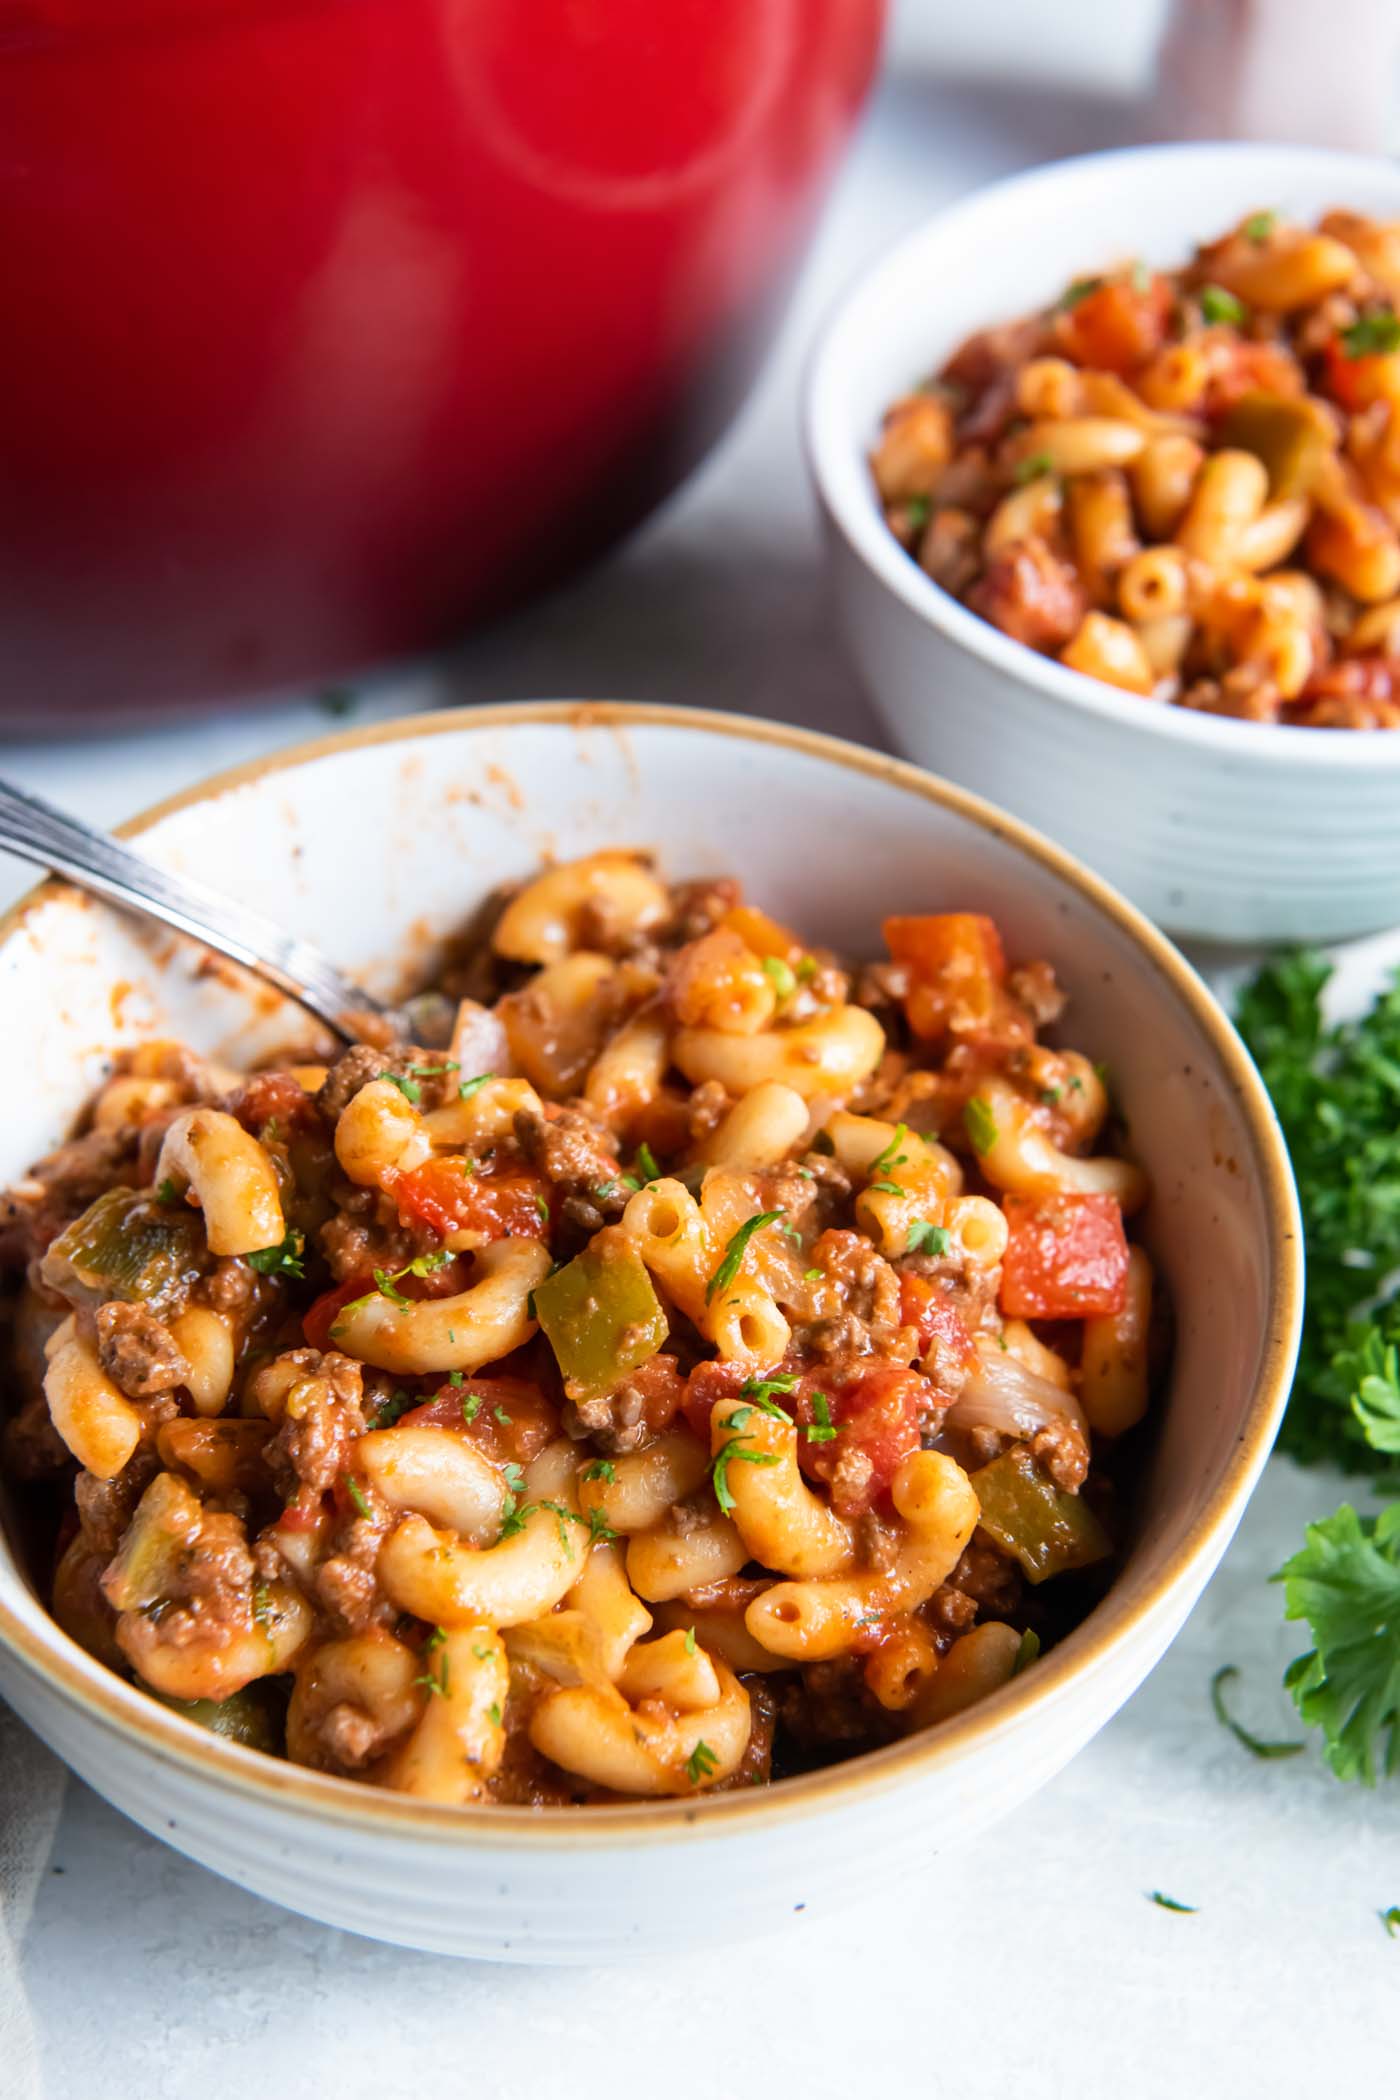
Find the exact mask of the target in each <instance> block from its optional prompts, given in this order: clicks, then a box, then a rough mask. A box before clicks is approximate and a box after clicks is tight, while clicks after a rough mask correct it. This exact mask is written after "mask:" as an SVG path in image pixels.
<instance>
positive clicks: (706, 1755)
mask: <svg viewBox="0 0 1400 2100" xmlns="http://www.w3.org/2000/svg"><path fill="white" fill-rule="evenodd" d="M718 1763H719V1759H718V1758H717V1757H716V1756H715V1753H714V1751H713V1750H712V1749H711V1748H710V1746H709V1744H708V1743H707V1742H706V1741H705V1739H704V1737H703V1736H702V1737H701V1739H700V1741H699V1742H698V1743H697V1744H696V1745H695V1748H694V1749H693V1750H692V1751H691V1753H690V1755H689V1757H688V1758H687V1759H686V1761H685V1776H686V1778H687V1779H688V1780H689V1781H690V1783H691V1785H692V1786H699V1784H700V1782H701V1780H702V1779H708V1778H709V1776H710V1774H711V1772H713V1771H714V1769H715V1767H716V1766H717V1765H718Z"/></svg>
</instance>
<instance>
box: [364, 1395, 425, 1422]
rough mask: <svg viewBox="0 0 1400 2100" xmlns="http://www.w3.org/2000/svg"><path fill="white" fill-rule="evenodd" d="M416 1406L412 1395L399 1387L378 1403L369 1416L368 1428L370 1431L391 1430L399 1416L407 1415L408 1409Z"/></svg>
mask: <svg viewBox="0 0 1400 2100" xmlns="http://www.w3.org/2000/svg"><path fill="white" fill-rule="evenodd" d="M416 1404H417V1403H416V1401H415V1398H414V1395H413V1394H412V1393H406V1392H404V1391H403V1389H402V1387H399V1388H397V1389H396V1390H395V1391H394V1392H392V1393H390V1394H389V1396H388V1398H387V1399H385V1400H381V1401H380V1402H379V1405H378V1406H377V1407H376V1408H375V1410H374V1412H373V1414H372V1415H371V1416H370V1420H369V1426H370V1428H371V1429H392V1428H393V1426H394V1424H395V1422H397V1421H398V1419H399V1416H400V1415H404V1414H407V1412H408V1410H409V1408H410V1407H413V1406H415V1405H416Z"/></svg>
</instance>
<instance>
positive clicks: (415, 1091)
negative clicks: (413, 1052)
mask: <svg viewBox="0 0 1400 2100" xmlns="http://www.w3.org/2000/svg"><path fill="white" fill-rule="evenodd" d="M409 1069H410V1070H412V1067H410V1068H409ZM374 1076H375V1078H376V1079H387V1080H388V1082H389V1084H390V1086H396V1087H397V1088H398V1090H399V1092H400V1093H401V1094H402V1095H403V1097H404V1100H405V1101H411V1102H412V1103H413V1106H414V1107H415V1108H417V1107H418V1105H419V1103H420V1102H421V1101H422V1099H423V1089H422V1087H421V1086H419V1084H418V1081H417V1080H416V1079H411V1078H410V1077H409V1076H408V1073H406V1072H376V1073H375V1075H374Z"/></svg>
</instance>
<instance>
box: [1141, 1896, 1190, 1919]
mask: <svg viewBox="0 0 1400 2100" xmlns="http://www.w3.org/2000/svg"><path fill="white" fill-rule="evenodd" d="M1147 1900H1148V1902H1149V1903H1155V1904H1156V1905H1157V1908H1158V1909H1159V1910H1179V1911H1180V1912H1181V1913H1182V1915H1183V1916H1184V1917H1188V1918H1194V1917H1195V1915H1196V1906H1195V1904H1194V1903H1178V1902H1177V1900H1176V1898H1175V1896H1164V1895H1163V1894H1162V1891H1161V1890H1160V1889H1149V1890H1148V1893H1147Z"/></svg>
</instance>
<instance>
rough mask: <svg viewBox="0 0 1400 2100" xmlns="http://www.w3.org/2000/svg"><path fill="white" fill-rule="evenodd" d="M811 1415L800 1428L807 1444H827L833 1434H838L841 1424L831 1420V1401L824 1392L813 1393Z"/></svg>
mask: <svg viewBox="0 0 1400 2100" xmlns="http://www.w3.org/2000/svg"><path fill="white" fill-rule="evenodd" d="M812 1417H813V1419H812V1420H811V1421H810V1422H807V1423H805V1424H804V1425H803V1429H802V1434H803V1435H804V1436H805V1437H806V1439H807V1441H808V1443H809V1444H829V1443H830V1442H831V1439H832V1438H833V1437H834V1436H840V1434H841V1424H840V1423H839V1422H833V1421H832V1419H831V1402H830V1401H829V1400H828V1399H827V1397H826V1394H825V1393H813V1395H812Z"/></svg>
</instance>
